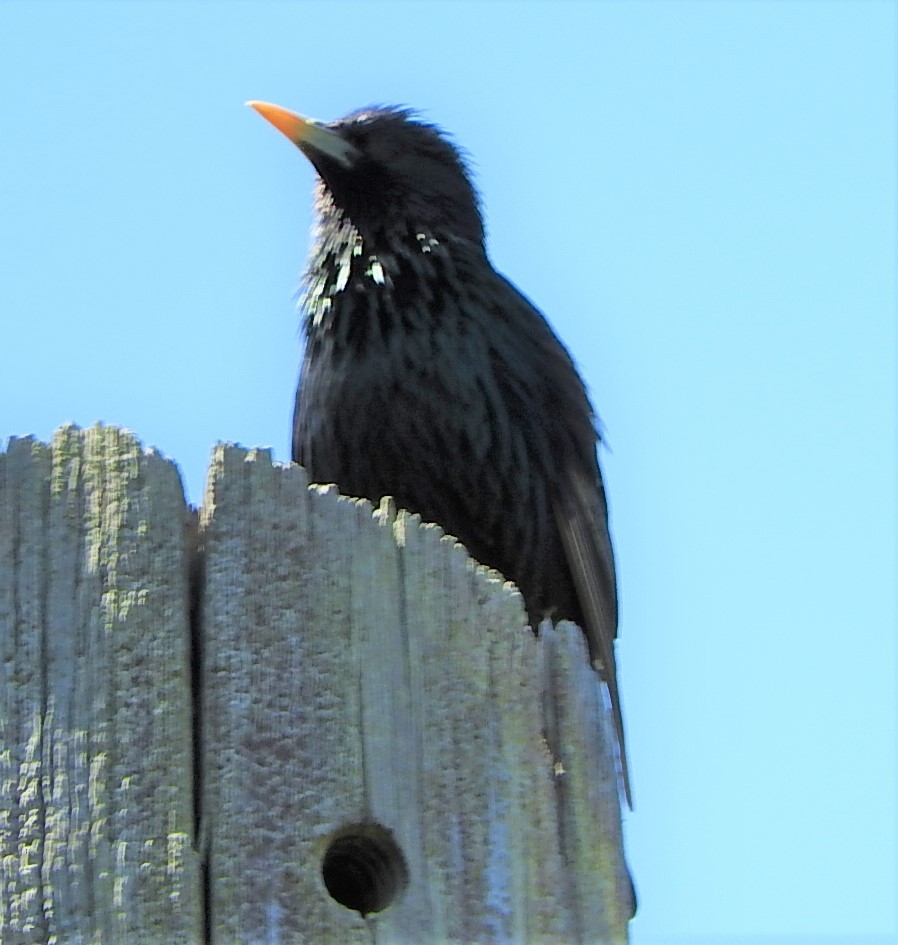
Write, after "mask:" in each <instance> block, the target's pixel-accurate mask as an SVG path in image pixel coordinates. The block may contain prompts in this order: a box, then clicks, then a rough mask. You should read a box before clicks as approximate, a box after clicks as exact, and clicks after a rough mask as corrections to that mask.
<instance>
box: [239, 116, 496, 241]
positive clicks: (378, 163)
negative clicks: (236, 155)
mask: <svg viewBox="0 0 898 945" xmlns="http://www.w3.org/2000/svg"><path fill="white" fill-rule="evenodd" d="M247 104H248V105H251V106H252V107H253V108H254V109H255V110H256V111H257V112H259V114H260V115H262V116H263V117H264V118H266V119H267V120H268V121H270V122H271V123H272V124H273V125H274V126H275V127H276V128H277V129H278V130H279V131H281V132H283V134H285V135H286V136H287V137H288V138H289V139H290V140H291V141H292V142H293V143H294V144H295V145H296V146H297V147H298V148H299V149H300V151H302V153H303V154H304V155H305V156H306V157H307V158H308V159H309V160H310V161H311V162H312V164H313V165H314V166H315V170H316V171H317V172H318V176H319V178H320V189H319V194H318V209H319V211H320V212H321V213H322V214H325V215H326V214H328V213H332V212H337V213H339V214H340V215H342V216H343V217H344V218H346V219H348V220H349V222H350V223H351V224H352V225H353V226H354V227H355V228H356V229H357V230H358V231H359V233H360V234H361V235H362V237H363V238H367V239H372V240H374V241H378V240H379V239H381V238H386V239H395V238H397V237H399V238H402V237H404V236H405V235H406V234H407V233H408V232H409V230H411V231H412V232H413V233H423V234H426V235H428V236H436V237H438V238H439V237H447V236H450V237H455V238H459V239H464V240H468V241H471V242H473V243H476V244H477V245H480V246H482V244H483V221H482V219H481V216H480V208H479V205H478V199H477V194H476V191H475V190H474V187H473V186H472V184H471V181H470V180H469V177H468V171H467V168H466V167H465V163H464V160H463V158H462V156H461V154H460V153H459V151H458V149H457V148H455V147H454V146H453V145H452V143H451V142H450V141H449V140H448V139H447V137H446V136H445V135H444V134H443V133H442V132H441V131H440V130H439V129H438V128H437V127H435V126H434V125H431V124H428V123H426V122H423V121H420V120H418V119H417V118H416V117H415V116H414V114H413V113H412V112H410V111H409V110H407V109H402V108H383V107H372V108H365V109H361V110H360V111H357V112H352V113H351V114H349V115H347V116H346V117H345V118H341V119H339V120H338V121H334V122H331V123H329V124H323V123H322V122H318V121H315V120H313V119H309V118H303V117H302V116H301V115H297V114H296V113H294V112H291V111H288V110H287V109H284V108H281V107H280V106H278V105H270V104H268V103H267V102H255V101H254V102H248V103H247Z"/></svg>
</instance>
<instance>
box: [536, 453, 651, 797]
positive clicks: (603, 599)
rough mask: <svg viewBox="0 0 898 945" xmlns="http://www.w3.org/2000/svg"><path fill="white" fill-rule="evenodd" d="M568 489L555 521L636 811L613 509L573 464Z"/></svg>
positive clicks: (626, 786) (562, 495)
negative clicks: (621, 677) (618, 647)
mask: <svg viewBox="0 0 898 945" xmlns="http://www.w3.org/2000/svg"><path fill="white" fill-rule="evenodd" d="M565 474H566V480H567V481H566V484H565V485H566V488H562V489H561V490H560V493H559V495H558V496H557V497H556V499H555V502H554V512H555V520H556V522H557V524H558V531H559V534H560V535H561V543H562V545H563V547H564V553H565V557H566V558H567V562H568V567H569V568H570V572H571V577H572V578H573V581H574V587H575V588H576V591H577V598H578V600H579V602H580V607H581V609H582V611H583V620H584V623H585V626H584V627H583V630H584V631H585V633H586V636H587V639H588V641H589V650H590V653H591V654H592V656H593V661H594V663H596V664H601V665H597V669H598V670H599V673H600V674H601V676H602V678H603V679H604V681H605V683H606V684H607V686H608V693H609V696H610V698H611V712H612V716H613V719H614V728H615V732H616V734H617V741H618V748H619V751H620V767H621V780H622V782H623V789H624V795H625V796H626V798H627V803H628V804H629V805H630V806H631V807H632V806H633V802H632V797H631V793H630V777H629V772H628V769H627V752H626V746H625V744H624V720H623V713H622V711H621V700H620V693H619V692H618V687H617V665H616V661H615V657H614V639H615V637H616V636H617V586H616V581H615V572H614V553H613V551H612V548H611V537H610V535H609V532H608V508H607V504H606V501H605V491H604V488H603V487H602V483H601V479H600V480H599V483H598V488H596V482H595V480H594V478H593V477H592V476H590V475H588V474H587V473H586V472H585V471H584V470H582V469H579V468H577V467H576V466H571V465H569V466H568V468H567V469H566V471H565Z"/></svg>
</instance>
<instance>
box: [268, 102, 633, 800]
mask: <svg viewBox="0 0 898 945" xmlns="http://www.w3.org/2000/svg"><path fill="white" fill-rule="evenodd" d="M250 104H253V106H254V107H255V108H256V109H257V110H258V111H260V112H261V113H262V114H263V115H264V116H265V117H266V118H268V119H269V120H270V121H272V123H273V124H275V125H276V126H277V127H278V128H279V129H280V130H281V131H283V132H284V133H285V134H287V135H288V137H290V138H291V139H292V140H293V141H294V142H295V143H296V144H297V145H298V146H299V147H300V148H301V149H302V151H303V153H304V154H305V155H306V156H307V157H308V158H309V160H310V161H311V162H312V163H313V164H314V166H315V168H316V170H317V171H318V175H319V176H318V182H317V185H316V191H315V209H316V215H317V222H316V228H315V232H314V238H313V245H312V250H311V255H310V261H309V267H308V271H307V273H306V280H305V293H304V299H303V311H304V325H305V338H306V350H305V360H304V362H303V367H302V375H301V378H300V385H299V389H298V391H297V394H296V411H295V415H294V425H293V458H294V460H295V461H296V462H298V463H301V464H302V465H303V466H305V467H306V468H307V469H308V471H309V473H310V475H311V477H312V479H313V480H314V481H316V482H334V483H336V484H337V486H338V488H339V489H340V491H341V492H342V493H345V494H347V495H353V496H364V497H366V498H368V499H370V500H371V501H372V502H375V503H376V502H377V501H378V500H379V499H380V498H381V497H383V496H384V495H391V496H393V497H394V498H395V500H396V503H397V505H399V506H400V507H403V508H407V509H409V510H411V511H413V512H418V513H420V515H421V517H422V518H423V519H424V520H425V521H431V522H437V523H438V524H439V525H441V526H442V527H443V528H444V529H445V531H446V532H448V533H449V534H451V535H454V536H456V537H457V538H458V539H459V540H460V541H461V542H462V543H463V544H464V545H465V546H466V547H467V549H468V551H469V552H470V553H471V555H472V556H473V557H474V558H476V559H477V560H478V561H481V562H483V563H484V564H488V565H490V566H491V567H493V568H496V569H497V570H498V571H500V572H501V573H502V574H503V575H505V577H507V578H509V579H510V580H513V581H514V582H515V583H516V584H517V585H518V587H519V588H520V590H521V593H522V594H523V596H524V601H525V604H526V607H527V610H528V612H529V615H530V620H531V622H532V623H533V626H534V627H536V626H537V625H538V623H539V621H540V620H541V619H542V618H544V617H546V616H550V617H552V618H554V619H556V620H557V619H560V618H568V619H570V620H574V621H576V622H577V623H578V624H579V625H580V626H582V627H583V628H584V630H585V632H586V637H587V640H588V643H589V651H590V654H591V657H592V659H593V661H594V662H595V665H596V666H597V668H598V669H599V671H600V673H601V675H602V678H603V679H604V680H605V682H606V683H607V685H608V689H609V691H610V695H611V703H612V708H613V713H614V721H615V726H616V729H617V735H618V739H619V741H620V747H621V758H622V762H623V764H622V767H623V772H624V774H623V776H624V786H625V792H626V794H627V799H628V800H629V797H630V793H629V780H628V777H627V768H626V762H625V753H624V750H623V722H622V718H621V710H620V697H619V695H618V690H617V680H616V668H615V658H614V638H615V635H616V632H617V593H616V588H615V574H614V558H613V553H612V548H611V540H610V537H609V533H608V511H607V507H606V503H605V491H604V488H603V486H602V477H601V473H600V471H599V464H598V460H597V457H596V445H597V442H598V439H599V435H598V432H597V429H596V422H595V417H594V414H593V411H592V408H591V407H590V404H589V400H588V398H587V394H586V390H585V388H584V385H583V382H582V380H581V379H580V376H579V375H578V373H577V370H576V368H575V367H574V364H573V362H572V360H571V358H570V356H569V355H568V353H567V351H566V350H565V348H564V346H563V345H562V344H561V342H560V341H559V340H558V338H557V337H556V336H555V334H554V333H553V332H552V329H551V328H550V327H549V325H548V323H547V322H546V320H545V319H544V318H543V316H542V315H541V314H540V313H539V311H537V309H536V308H534V306H533V305H532V304H531V303H530V302H529V301H528V300H527V299H526V298H524V296H523V295H521V294H520V293H519V292H518V291H517V289H515V288H514V286H512V285H511V284H510V283H509V282H508V281H506V280H505V279H504V278H502V276H500V275H499V274H498V273H496V272H495V271H494V269H493V268H492V266H491V265H490V262H489V260H488V258H487V256H486V252H485V249H484V233H483V223H482V220H481V216H480V210H479V206H478V200H477V196H476V194H475V191H474V188H473V187H472V185H471V183H470V180H469V178H468V175H467V172H466V168H465V164H464V162H463V160H462V158H461V157H460V155H459V152H458V151H457V150H456V148H455V147H453V145H452V144H451V143H450V142H449V141H448V140H447V138H446V137H445V136H444V135H443V134H442V133H441V132H440V131H439V130H438V129H437V128H435V127H434V126H433V125H429V124H426V123H424V122H421V121H419V120H417V119H416V118H415V117H414V116H413V115H412V114H411V113H410V112H408V111H405V110H402V109H395V108H370V109H365V110H362V111H359V112H355V113H353V114H351V115H349V116H347V117H346V118H343V119H341V120H340V121H336V122H333V123H332V124H328V125H320V124H318V123H314V122H309V121H307V120H305V119H302V118H300V117H299V116H297V115H294V114H293V113H291V112H287V111H285V110H283V109H280V108H277V107H276V106H271V105H266V104H264V103H250Z"/></svg>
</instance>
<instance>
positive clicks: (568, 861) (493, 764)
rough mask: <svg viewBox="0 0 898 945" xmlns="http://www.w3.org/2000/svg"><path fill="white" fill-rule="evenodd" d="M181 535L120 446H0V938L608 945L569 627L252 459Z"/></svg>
mask: <svg viewBox="0 0 898 945" xmlns="http://www.w3.org/2000/svg"><path fill="white" fill-rule="evenodd" d="M372 513H373V514H372ZM190 523H191V513H190V512H189V510H188V509H187V508H186V506H185V503H184V499H183V491H182V489H181V485H180V482H179V480H178V476H177V472H176V470H175V468H174V467H173V466H172V465H171V464H170V463H168V462H167V461H165V460H163V459H162V458H161V457H159V456H158V455H156V454H154V453H152V452H144V451H143V450H142V449H141V448H140V446H139V444H138V443H137V442H136V441H135V440H134V438H133V437H131V436H130V435H129V434H127V433H124V432H122V431H120V430H116V429H110V428H102V427H95V428H93V429H90V430H87V431H85V432H81V431H78V430H76V429H74V428H72V427H67V428H64V429H63V430H61V431H60V432H59V433H58V434H57V435H56V437H55V438H54V441H53V444H52V445H51V446H50V447H46V446H43V445H41V444H38V443H35V442H34V441H32V440H14V441H12V442H11V443H10V446H9V449H8V451H7V453H6V454H5V455H0V739H2V742H0V778H2V785H0V882H2V887H0V945H7V943H10V945H11V943H16V945H18V943H20V942H22V943H24V942H29V943H30V942H35V943H37V942H47V943H49V942H60V943H67V942H73V943H74V942H79V943H80V942H92V943H93V942H97V943H101V942H102V943H119V942H121V943H125V942H128V943H132V942H134V943H140V942H147V943H157V942H159V943H162V942H166V943H167V942H185V943H191V945H193V943H200V942H205V941H209V942H213V943H219V945H224V943H227V945H231V943H255V942H282V943H289V942H315V943H330V942H334V943H336V942H340V943H343V942H356V941H357V942H360V943H361V942H370V941H371V940H372V937H375V938H376V940H377V941H378V942H393V943H397V945H413V943H444V942H445V943H499V942H502V943H506V942H507V943H521V945H524V943H527V945H530V943H533V945H537V943H557V945H566V943H572V945H573V943H580V945H586V943H609V945H618V943H623V942H626V938H627V933H626V928H627V920H628V918H629V916H630V912H631V902H630V886H629V880H628V877H627V873H626V867H625V864H624V861H623V854H622V847H621V833H620V810H619V801H618V793H617V783H616V775H615V770H614V761H613V755H612V749H611V745H610V736H608V735H607V734H606V732H607V728H606V720H605V711H604V707H603V703H602V699H601V692H600V689H599V683H598V680H597V677H596V675H595V674H594V672H593V671H592V669H591V668H590V667H589V666H588V663H587V656H586V647H585V644H584V642H583V640H582V634H581V633H580V632H579V630H577V628H575V627H573V626H571V625H561V626H560V627H559V628H558V629H556V630H553V629H551V628H549V627H548V626H546V627H544V628H543V631H542V632H541V635H540V638H539V639H538V640H537V638H536V637H534V635H533V634H532V633H531V632H530V630H529V629H527V628H526V627H525V617H524V612H523V607H522V604H521V600H520V597H519V595H518V594H517V592H516V591H514V589H512V588H510V587H509V586H506V585H503V584H502V583H501V581H500V580H499V579H498V578H497V576H496V575H495V574H493V573H490V572H487V571H486V570H485V569H483V568H480V567H476V566H475V565H474V564H473V563H472V562H471V561H470V560H469V559H468V558H467V556H466V555H465V553H464V550H463V549H462V548H461V547H460V546H459V545H458V544H457V543H456V542H454V541H453V540H452V539H448V538H444V537H443V536H442V533H441V532H440V530H439V529H437V528H435V527H433V526H421V525H420V523H419V522H418V521H417V519H416V518H415V517H410V516H408V515H407V514H406V513H404V512H398V513H397V512H395V510H393V509H392V508H391V507H390V505H389V504H384V505H382V507H381V508H380V509H378V510H372V508H371V506H370V505H369V504H368V503H365V502H357V501H351V500H346V499H342V498H339V497H337V496H336V494H335V493H334V492H333V490H330V489H321V488H311V489H310V488H309V487H308V483H307V480H306V477H305V473H304V471H303V470H302V469H300V468H299V467H296V466H291V467H284V466H278V465H274V464H272V462H271V459H270V456H269V455H268V453H266V452H264V451H253V452H247V451H245V450H242V449H239V448H237V447H228V446H221V447H218V448H216V450H215V453H214V455H213V460H212V466H211V469H210V474H209V481H208V485H207V492H206V497H205V501H204V504H203V507H202V509H201V510H200V522H199V541H198V546H196V545H195V542H194V537H193V533H192V529H191V527H190ZM191 585H192V589H191ZM192 601H193V602H194V603H195V605H196V606H193V607H192V606H191V602H192ZM191 612H193V634H194V643H193V644H191V638H190V615H191ZM195 758H196V759H198V767H197V772H196V786H197V791H196V793H195V792H194V777H193V765H194V759H195ZM195 800H196V805H194V801H195ZM195 811H196V814H197V815H198V820H196V821H195V819H194V812H195Z"/></svg>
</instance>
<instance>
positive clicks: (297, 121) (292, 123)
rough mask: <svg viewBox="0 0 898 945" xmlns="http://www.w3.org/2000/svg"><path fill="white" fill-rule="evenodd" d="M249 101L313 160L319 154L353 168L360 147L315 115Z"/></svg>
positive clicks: (266, 103)
mask: <svg viewBox="0 0 898 945" xmlns="http://www.w3.org/2000/svg"><path fill="white" fill-rule="evenodd" d="M246 104H247V105H249V107H250V108H254V109H255V110H256V111H257V112H258V113H259V114H260V115H261V116H262V117H263V118H265V119H267V120H268V121H270V122H271V123H272V124H273V125H274V127H275V128H277V130H278V131H280V132H282V133H283V134H285V135H286V136H287V137H288V138H289V139H290V140H291V141H292V142H293V143H294V144H295V145H296V146H297V147H298V148H299V149H300V151H302V152H303V154H305V155H306V157H308V158H309V160H311V161H312V162H313V163H314V156H315V155H316V154H317V155H323V156H324V157H326V158H330V159H331V160H332V161H336V162H337V163H338V164H340V165H342V166H343V167H345V168H350V167H352V165H353V163H354V162H355V160H356V158H357V157H358V154H359V152H358V149H357V148H354V147H353V146H352V145H351V144H350V143H349V142H348V141H344V140H343V138H341V137H340V135H338V134H337V133H336V131H332V130H331V129H330V128H327V127H325V126H324V125H322V124H321V122H318V121H315V120H314V119H313V118H303V117H302V115H297V114H296V112H291V111H288V110H287V109H286V108H281V107H280V105H272V104H271V103H269V102H256V101H251V102H247V103H246Z"/></svg>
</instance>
